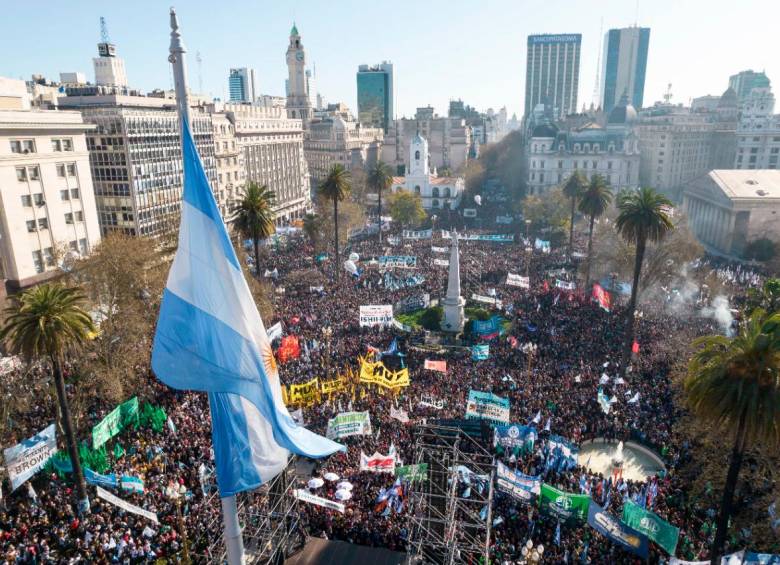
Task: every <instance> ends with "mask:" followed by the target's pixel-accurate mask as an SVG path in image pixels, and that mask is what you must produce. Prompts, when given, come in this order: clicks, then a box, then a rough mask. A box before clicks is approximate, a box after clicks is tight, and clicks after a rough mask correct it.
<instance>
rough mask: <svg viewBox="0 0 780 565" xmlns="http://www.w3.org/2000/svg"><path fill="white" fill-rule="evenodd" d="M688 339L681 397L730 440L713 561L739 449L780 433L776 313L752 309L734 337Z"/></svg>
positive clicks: (724, 530) (779, 320)
mask: <svg viewBox="0 0 780 565" xmlns="http://www.w3.org/2000/svg"><path fill="white" fill-rule="evenodd" d="M693 345H694V347H695V348H696V351H695V353H694V354H693V356H692V358H691V360H690V362H689V364H688V374H687V376H686V378H685V392H686V396H687V398H686V399H687V403H688V405H689V406H690V407H691V409H692V410H693V412H694V413H695V414H696V416H697V417H698V418H700V419H701V420H703V421H705V422H706V423H707V424H708V425H709V426H711V428H712V429H713V430H717V432H718V434H728V435H729V436H730V437H731V439H732V441H733V445H732V449H731V459H730V461H729V468H728V471H727V473H726V482H725V485H724V487H723V495H722V498H721V504H720V512H719V514H718V520H717V529H716V532H715V541H714V543H713V545H712V552H711V559H712V563H713V564H714V563H720V557H721V555H722V554H723V549H724V544H725V541H726V536H727V534H728V525H729V518H730V517H731V513H732V510H733V509H732V503H733V499H734V491H735V489H736V486H737V481H738V479H739V472H740V469H741V467H742V461H743V457H744V454H745V449H746V448H748V447H749V446H764V445H771V446H776V445H777V443H778V440H779V439H780V314H777V313H775V314H772V315H771V316H770V315H767V314H766V312H765V311H764V310H761V309H757V310H754V311H753V313H752V314H751V316H750V318H749V319H748V320H747V322H746V323H745V324H744V325H743V326H742V327H741V328H740V331H739V333H738V335H736V336H735V337H731V338H729V337H725V336H722V335H713V336H705V337H701V338H699V339H697V340H695V341H694V342H693ZM732 434H733V436H732Z"/></svg>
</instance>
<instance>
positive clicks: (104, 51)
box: [92, 41, 127, 87]
mask: <svg viewBox="0 0 780 565" xmlns="http://www.w3.org/2000/svg"><path fill="white" fill-rule="evenodd" d="M92 64H93V65H94V67H95V84H96V85H98V86H124V87H126V86H127V71H126V70H125V62H124V60H123V59H121V58H120V57H117V56H116V46H115V45H114V44H112V43H108V42H107V41H106V42H103V43H98V56H97V57H95V58H94V59H92Z"/></svg>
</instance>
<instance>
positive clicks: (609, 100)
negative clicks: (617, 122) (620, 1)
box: [601, 27, 650, 112]
mask: <svg viewBox="0 0 780 565" xmlns="http://www.w3.org/2000/svg"><path fill="white" fill-rule="evenodd" d="M649 46H650V28H647V27H627V28H622V29H611V30H609V31H608V32H607V33H606V34H605V36H604V55H603V58H602V61H603V64H602V72H601V80H602V83H601V108H602V109H603V110H604V111H605V112H609V111H611V110H612V108H614V107H615V106H616V105H617V104H618V103H619V101H620V99H621V97H622V96H623V95H626V96H628V100H629V102H631V105H632V106H634V108H642V105H643V102H644V93H645V73H646V71H647V52H648V49H649Z"/></svg>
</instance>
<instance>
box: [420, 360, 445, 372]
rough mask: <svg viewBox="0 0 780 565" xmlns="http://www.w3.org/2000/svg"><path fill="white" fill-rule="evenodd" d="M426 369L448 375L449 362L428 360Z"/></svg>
mask: <svg viewBox="0 0 780 565" xmlns="http://www.w3.org/2000/svg"><path fill="white" fill-rule="evenodd" d="M425 368H426V369H427V370H428V371H438V372H440V373H446V372H447V362H446V361H434V360H432V359H426V360H425Z"/></svg>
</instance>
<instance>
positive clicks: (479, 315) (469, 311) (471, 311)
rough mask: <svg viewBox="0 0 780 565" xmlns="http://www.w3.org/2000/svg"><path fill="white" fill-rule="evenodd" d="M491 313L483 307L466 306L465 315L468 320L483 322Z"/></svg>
mask: <svg viewBox="0 0 780 565" xmlns="http://www.w3.org/2000/svg"><path fill="white" fill-rule="evenodd" d="M492 316H493V314H491V313H490V312H488V311H487V310H485V309H484V308H466V317H467V318H468V319H469V320H479V321H480V322H484V321H486V320H489V319H490V318H491V317H492Z"/></svg>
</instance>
